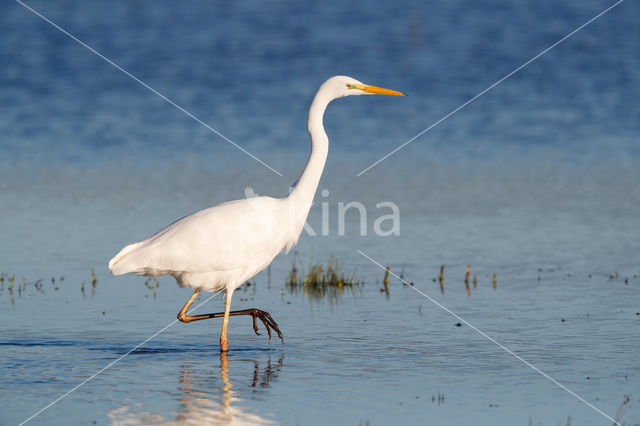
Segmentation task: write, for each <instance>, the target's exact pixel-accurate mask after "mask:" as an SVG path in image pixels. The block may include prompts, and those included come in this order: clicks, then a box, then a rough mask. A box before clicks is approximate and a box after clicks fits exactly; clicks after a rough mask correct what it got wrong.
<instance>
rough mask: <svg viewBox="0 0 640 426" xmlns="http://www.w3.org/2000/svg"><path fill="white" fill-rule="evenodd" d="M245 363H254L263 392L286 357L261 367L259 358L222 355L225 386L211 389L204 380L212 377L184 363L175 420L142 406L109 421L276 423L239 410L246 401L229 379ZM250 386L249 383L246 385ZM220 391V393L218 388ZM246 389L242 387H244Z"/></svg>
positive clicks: (255, 382) (256, 387)
mask: <svg viewBox="0 0 640 426" xmlns="http://www.w3.org/2000/svg"><path fill="white" fill-rule="evenodd" d="M241 362H252V363H253V374H252V375H251V376H250V378H249V384H250V387H251V388H252V392H254V393H255V392H260V391H261V389H264V388H268V387H269V386H270V384H271V381H272V380H273V379H275V378H277V377H278V375H279V374H280V370H281V369H282V366H283V355H282V354H281V355H280V357H279V359H278V360H277V361H276V362H272V361H271V356H270V355H269V356H268V359H267V364H266V366H265V367H264V368H262V369H261V368H260V364H259V363H258V361H257V360H255V359H246V358H244V359H243V358H237V359H236V358H235V357H232V359H231V362H230V361H229V358H228V354H227V353H226V352H221V353H220V367H219V372H218V373H219V375H220V379H221V387H218V386H213V387H212V386H211V382H210V381H203V380H202V379H203V377H207V378H208V374H206V373H204V372H202V371H198V370H197V367H196V366H194V365H190V364H183V365H182V366H181V368H180V385H179V386H178V391H179V396H178V400H179V401H180V406H179V411H178V412H177V413H176V415H175V420H168V419H166V418H165V417H163V416H161V415H159V414H154V413H150V412H148V411H146V410H145V409H144V407H143V406H142V404H136V405H134V406H124V407H121V408H119V409H116V410H113V411H112V412H111V413H109V418H110V420H111V422H112V423H113V424H116V425H136V424H148V423H154V424H160V425H178V424H180V425H183V424H187V425H220V424H224V425H242V424H271V423H273V422H271V421H269V420H267V419H264V418H262V417H260V416H259V415H257V414H253V413H250V412H248V411H246V409H245V408H243V407H239V403H240V402H241V401H242V399H241V398H239V397H238V396H237V395H236V392H235V391H234V385H233V384H232V382H231V379H230V378H229V366H230V364H231V366H234V365H236V366H239V365H241V364H240V363H241ZM245 383H246V382H245ZM216 388H217V389H218V390H219V394H218V393H217V392H216V390H215V389H216ZM238 389H243V387H242V385H240V388H238Z"/></svg>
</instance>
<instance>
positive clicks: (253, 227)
mask: <svg viewBox="0 0 640 426" xmlns="http://www.w3.org/2000/svg"><path fill="white" fill-rule="evenodd" d="M365 94H379V95H395V96H405V95H404V93H400V92H396V91H394V90H389V89H383V88H380V87H375V86H369V85H367V84H363V83H361V82H359V81H358V80H356V79H353V78H351V77H345V76H335V77H331V78H330V79H328V80H327V81H325V82H324V83H323V84H322V86H320V89H319V90H318V92H317V93H316V96H315V97H314V99H313V102H312V103H311V107H310V108H309V118H308V121H307V127H308V130H309V135H311V154H310V155H309V160H308V162H307V165H306V167H305V168H304V171H303V172H302V175H300V178H298V181H297V182H296V183H295V184H294V187H293V189H292V190H291V191H290V192H289V195H287V196H286V197H284V198H272V197H254V198H247V199H242V200H236V201H229V202H226V203H222V204H218V205H216V206H213V207H209V208H207V209H204V210H200V211H198V212H196V213H194V214H192V215H189V216H187V217H184V218H182V219H180V220H178V221H177V222H174V223H173V224H171V225H169V226H167V227H166V228H164V229H163V230H161V231H160V232H158V233H157V234H155V235H153V236H152V237H150V238H148V239H146V240H144V241H141V242H139V243H133V244H129V245H128V246H126V247H125V248H123V249H122V250H121V251H120V253H118V254H117V255H116V256H115V257H114V258H113V259H111V261H110V262H109V269H110V270H111V272H112V273H113V274H114V275H122V274H126V273H129V272H133V273H135V274H139V275H148V276H160V275H172V276H173V277H174V278H175V279H176V281H177V282H178V285H179V286H180V287H190V288H195V292H194V293H193V295H192V296H191V298H190V299H189V300H188V301H187V303H186V304H185V305H184V307H183V308H182V309H181V310H180V312H179V313H178V319H179V320H180V321H182V322H187V323H188V322H192V321H198V320H202V319H207V318H218V317H224V319H223V322H222V331H221V333H220V351H221V352H226V351H227V350H228V341H227V325H228V323H229V316H230V315H251V316H252V317H253V329H254V331H255V333H256V334H259V333H258V326H257V325H256V318H259V319H260V320H261V321H262V322H263V324H264V326H265V327H266V329H267V332H268V333H269V337H271V329H273V330H274V331H275V332H276V333H278V336H279V337H280V339H282V333H281V332H280V329H279V328H278V325H277V324H276V322H275V321H274V320H273V319H272V318H271V316H270V315H269V314H268V313H267V312H264V311H261V310H258V309H245V310H241V311H231V296H232V295H233V292H234V290H235V289H236V288H238V287H239V286H241V285H242V284H243V283H245V282H246V281H247V280H248V279H250V278H251V277H253V276H254V275H256V274H257V273H258V272H260V271H261V270H263V269H264V268H266V267H267V266H268V265H269V264H270V263H271V261H272V260H273V259H274V258H275V257H276V256H277V255H278V254H279V253H280V252H282V251H288V250H290V249H291V247H292V246H293V245H295V244H296V242H297V241H298V238H299V237H300V233H301V232H302V228H303V226H304V223H305V220H306V219H307V215H308V214H309V209H310V208H311V203H312V201H313V197H314V194H315V192H316V188H317V187H318V182H319V181H320V176H321V175H322V170H323V169H324V164H325V161H326V159H327V152H328V150H329V138H328V137H327V134H326V133H325V131H324V126H323V124H322V118H323V116H324V111H325V109H326V108H327V105H329V103H330V102H331V101H333V100H334V99H338V98H342V97H344V96H350V95H365ZM202 290H206V291H220V290H225V291H226V296H227V297H226V301H225V310H224V312H219V313H214V314H204V315H194V316H192V315H188V314H187V311H188V310H189V307H190V306H191V304H192V303H193V301H194V300H195V299H196V297H197V296H198V294H199V293H200V291H202Z"/></svg>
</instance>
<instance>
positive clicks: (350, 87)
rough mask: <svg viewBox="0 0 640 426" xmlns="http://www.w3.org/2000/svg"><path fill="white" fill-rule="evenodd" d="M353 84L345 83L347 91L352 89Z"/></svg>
mask: <svg viewBox="0 0 640 426" xmlns="http://www.w3.org/2000/svg"><path fill="white" fill-rule="evenodd" d="M354 86H355V85H354V84H352V83H347V89H353V88H354Z"/></svg>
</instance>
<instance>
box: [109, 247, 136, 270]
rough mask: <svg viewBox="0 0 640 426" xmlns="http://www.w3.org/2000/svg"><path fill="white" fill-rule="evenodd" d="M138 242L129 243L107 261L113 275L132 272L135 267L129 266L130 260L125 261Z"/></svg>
mask: <svg viewBox="0 0 640 426" xmlns="http://www.w3.org/2000/svg"><path fill="white" fill-rule="evenodd" d="M139 245H140V243H133V244H129V245H128V246H126V247H125V248H123V249H122V250H120V253H118V254H116V255H115V256H114V257H113V259H111V260H110V261H109V269H110V270H111V273H112V274H113V275H122V274H126V273H128V272H134V269H135V268H133V269H132V268H131V265H130V264H129V263H130V262H127V258H129V257H130V255H131V253H132V252H133V251H134V250H135V249H136V248H138V246H139Z"/></svg>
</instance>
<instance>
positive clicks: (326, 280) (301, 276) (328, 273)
mask: <svg viewBox="0 0 640 426" xmlns="http://www.w3.org/2000/svg"><path fill="white" fill-rule="evenodd" d="M296 257H297V253H294V256H293V266H292V268H291V272H290V273H289V275H288V276H287V278H286V288H287V289H288V290H289V292H290V293H294V294H298V293H300V292H302V293H304V294H305V295H306V296H307V297H308V298H309V300H316V301H319V300H321V299H327V300H329V302H332V303H333V302H337V301H338V299H339V298H340V296H341V295H342V293H343V292H344V291H345V290H349V291H350V292H351V293H352V294H353V293H356V292H359V293H361V291H362V287H363V286H364V281H362V280H360V279H358V278H357V277H356V271H355V270H354V271H353V273H351V274H345V273H344V272H343V271H342V265H341V264H340V262H338V261H337V260H336V259H335V258H334V257H333V256H331V258H330V259H329V262H328V263H327V265H326V267H325V266H324V265H322V264H321V263H314V262H310V264H309V267H308V268H307V270H306V273H301V272H300V271H298V269H297V267H296Z"/></svg>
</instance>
